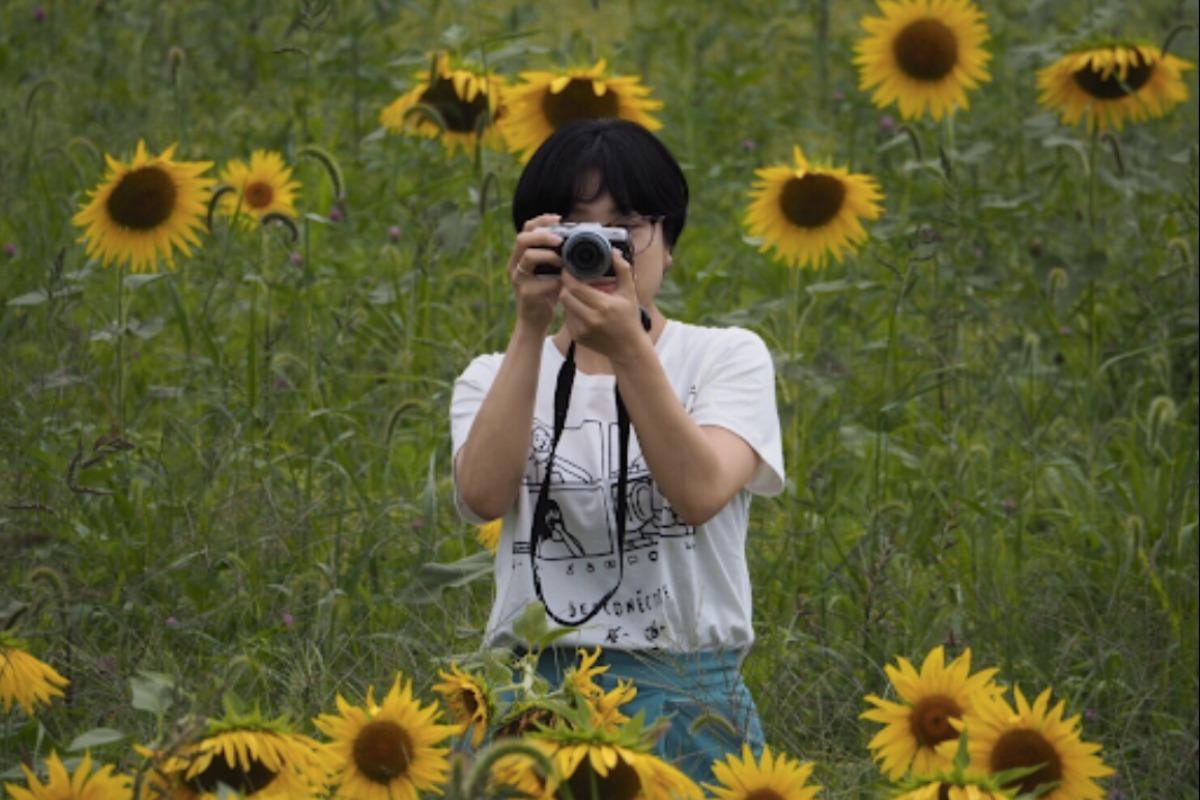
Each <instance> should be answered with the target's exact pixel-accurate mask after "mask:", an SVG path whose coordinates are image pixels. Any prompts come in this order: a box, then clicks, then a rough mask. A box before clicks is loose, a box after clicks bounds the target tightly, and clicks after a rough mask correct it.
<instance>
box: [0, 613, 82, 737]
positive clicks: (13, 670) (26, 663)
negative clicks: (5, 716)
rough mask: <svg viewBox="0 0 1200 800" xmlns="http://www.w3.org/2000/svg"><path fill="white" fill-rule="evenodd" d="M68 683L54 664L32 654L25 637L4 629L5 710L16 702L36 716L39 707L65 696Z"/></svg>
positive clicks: (0, 647)
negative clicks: (23, 640) (23, 641)
mask: <svg viewBox="0 0 1200 800" xmlns="http://www.w3.org/2000/svg"><path fill="white" fill-rule="evenodd" d="M68 683H70V681H68V680H67V679H66V678H64V677H63V676H62V675H59V674H58V672H57V671H56V670H55V669H54V667H52V666H50V665H49V664H47V663H45V662H44V661H40V660H38V659H37V658H34V657H33V656H31V655H29V653H27V652H26V651H25V645H24V644H23V643H22V642H21V640H19V639H15V638H13V637H11V636H9V635H7V634H5V633H4V632H3V631H0V704H3V706H4V712H5V713H8V712H9V710H11V709H12V707H13V703H16V704H17V705H19V706H20V707H21V709H22V710H23V711H24V712H25V713H26V714H28V715H29V716H33V711H34V709H35V708H36V707H37V706H39V705H48V704H49V703H50V699H51V698H53V697H62V696H63V693H62V690H63V688H64V687H66V686H67V684H68Z"/></svg>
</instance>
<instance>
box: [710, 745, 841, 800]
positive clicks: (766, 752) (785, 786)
mask: <svg viewBox="0 0 1200 800" xmlns="http://www.w3.org/2000/svg"><path fill="white" fill-rule="evenodd" d="M812 771H813V764H812V763H805V764H801V763H800V762H799V761H797V760H795V759H794V758H791V757H790V756H788V755H787V754H785V753H775V754H772V753H771V748H770V747H764V748H763V752H762V757H761V758H759V759H758V760H755V758H754V753H753V752H751V750H750V745H748V744H745V745H742V757H741V758H740V759H739V758H738V757H737V756H736V755H734V754H733V753H730V754H729V755H727V756H726V757H725V759H724V760H721V761H716V762H714V763H713V777H714V778H716V779H717V781H719V785H717V786H712V785H709V784H705V788H706V789H708V791H709V792H711V793H712V795H713V797H715V798H717V799H718V800H760V798H761V800H767V798H770V800H812V799H813V798H814V797H816V794H817V792H819V791H821V787H820V786H819V785H817V784H815V783H808V779H809V776H811V775H812Z"/></svg>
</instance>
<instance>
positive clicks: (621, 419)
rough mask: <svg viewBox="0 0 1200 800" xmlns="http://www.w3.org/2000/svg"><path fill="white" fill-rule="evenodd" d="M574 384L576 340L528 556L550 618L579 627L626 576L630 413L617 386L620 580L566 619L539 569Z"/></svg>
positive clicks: (562, 380)
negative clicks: (551, 598) (589, 605)
mask: <svg viewBox="0 0 1200 800" xmlns="http://www.w3.org/2000/svg"><path fill="white" fill-rule="evenodd" d="M641 316H642V327H643V328H644V329H645V330H646V331H647V332H648V331H649V330H650V315H649V314H647V313H646V311H645V309H642V310H641ZM574 383H575V342H573V341H572V342H571V344H570V346H569V347H568V348H567V357H566V360H565V361H563V364H562V366H561V367H559V368H558V380H557V382H556V383H555V386H554V436H553V438H552V439H551V440H550V453H549V454H548V455H547V457H546V468H545V473H544V474H543V475H542V485H541V488H540V489H539V490H538V498H537V503H536V504H535V505H534V507H533V525H532V526H531V529H530V540H531V541H530V548H529V559H530V569H531V570H532V572H533V590H534V592H536V593H537V599H538V600H540V601H541V603H542V606H543V607H545V609H546V613H547V614H548V615H549V616H550V619H552V620H554V621H555V622H557V623H558V624H559V625H566V626H568V627H572V628H577V627H579V626H580V625H583V624H584V623H585V622H587V621H589V620H590V619H592V618H593V617H594V616H596V615H597V614H599V613H600V610H601V609H602V608H604V604H605V603H607V602H608V601H609V600H611V599H612V597H613V595H615V594H616V593H617V590H618V589H620V588H621V583H622V581H624V579H625V511H626V502H627V500H626V497H625V485H626V483H627V482H628V480H629V412H628V411H627V410H626V409H625V403H624V401H622V400H621V390H620V388H619V387H617V386H615V385H614V386H613V396H614V398H615V399H616V403H617V449H618V451H619V455H618V458H619V459H620V462H619V466H618V467H617V565H618V566H617V582H616V583H615V584H613V587H612V588H611V589H609V590H608V591H607V592H605V593H604V596H603V597H601V598H600V599H599V600H597V601H596V602H595V603H594V604H593V605H592V608H591V610H590V611H588V612H587V613H586V614H584V615H583V616H582V617H580V618H579V619H577V620H568V619H563V618H562V617H560V616H558V615H557V614H555V613H554V610H553V609H551V608H550V604H549V603H547V602H546V596H545V594H544V593H543V591H542V578H541V575H540V574H539V572H538V550H539V548H540V546H541V544H542V542H544V541H546V540H548V539H549V538H550V536H551V532H550V526H549V524H548V523H547V522H546V512H547V511H549V507H550V475H551V473H552V472H553V468H554V454H555V452H556V451H557V450H558V440H559V439H560V438H562V432H563V428H564V427H565V425H566V422H567V406H568V405H569V404H570V401H571V387H572V386H573V385H574Z"/></svg>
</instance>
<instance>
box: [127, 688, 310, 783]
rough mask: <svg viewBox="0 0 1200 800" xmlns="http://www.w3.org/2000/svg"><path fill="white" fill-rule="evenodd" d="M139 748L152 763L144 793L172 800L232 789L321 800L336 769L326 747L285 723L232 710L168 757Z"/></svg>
mask: <svg viewBox="0 0 1200 800" xmlns="http://www.w3.org/2000/svg"><path fill="white" fill-rule="evenodd" d="M137 749H138V752H140V753H141V754H142V755H144V756H147V757H149V758H151V759H152V760H153V762H154V763H153V767H152V770H151V771H150V773H149V774H150V776H151V777H150V781H149V782H148V791H147V792H145V793H144V794H145V795H146V796H147V797H162V798H169V799H170V800H208V798H212V797H219V796H220V794H221V792H222V791H227V790H229V789H232V790H234V791H236V792H238V793H239V796H241V797H253V798H256V800H259V799H261V800H285V799H286V798H318V797H323V796H324V793H325V785H326V778H327V776H328V774H329V772H330V771H331V769H332V765H331V759H330V758H329V755H328V753H326V751H325V750H324V749H323V748H322V746H321V745H320V744H319V743H318V742H316V741H314V740H313V739H310V738H309V737H307V736H304V735H302V734H299V733H295V732H294V731H292V729H291V726H290V724H288V722H287V721H286V720H284V719H282V718H277V719H268V718H266V717H264V716H263V715H262V714H260V713H259V712H258V711H251V712H246V713H243V712H239V711H237V710H235V709H233V708H230V707H228V706H227V707H226V710H225V715H224V717H222V718H221V719H214V720H208V721H207V722H206V723H205V726H204V730H203V736H201V737H200V738H198V739H196V740H194V741H191V742H188V743H186V744H184V745H182V746H181V747H178V748H176V749H174V750H172V751H170V752H167V753H158V752H155V751H153V750H148V749H146V748H140V747H139V748H137ZM151 790H152V791H151Z"/></svg>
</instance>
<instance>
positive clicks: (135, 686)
mask: <svg viewBox="0 0 1200 800" xmlns="http://www.w3.org/2000/svg"><path fill="white" fill-rule="evenodd" d="M129 687H130V688H131V689H132V690H133V702H132V703H131V704H130V705H132V706H133V707H134V708H136V709H138V710H139V711H149V712H150V713H151V714H155V715H157V716H162V715H163V714H165V713H166V712H167V709H168V708H169V707H170V705H171V698H172V695H173V694H174V693H175V679H174V678H172V677H171V676H170V675H164V674H163V673H161V672H150V671H149V670H138V674H137V675H134V676H133V677H132V678H130V679H129Z"/></svg>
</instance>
